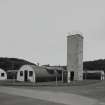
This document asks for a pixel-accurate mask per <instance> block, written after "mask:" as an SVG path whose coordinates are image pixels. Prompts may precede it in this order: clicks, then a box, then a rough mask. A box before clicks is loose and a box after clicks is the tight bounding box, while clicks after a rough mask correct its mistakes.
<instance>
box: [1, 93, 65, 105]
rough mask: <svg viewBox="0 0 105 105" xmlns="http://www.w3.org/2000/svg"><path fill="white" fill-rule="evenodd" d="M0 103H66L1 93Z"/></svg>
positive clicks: (57, 104)
mask: <svg viewBox="0 0 105 105" xmlns="http://www.w3.org/2000/svg"><path fill="white" fill-rule="evenodd" d="M0 105H64V104H59V103H54V102H49V101H43V100H39V99H33V98H29V97H23V96H16V95H10V94H5V93H0Z"/></svg>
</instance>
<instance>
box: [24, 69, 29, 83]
mask: <svg viewBox="0 0 105 105" xmlns="http://www.w3.org/2000/svg"><path fill="white" fill-rule="evenodd" d="M24 81H25V82H27V81H28V71H27V70H25V71H24Z"/></svg>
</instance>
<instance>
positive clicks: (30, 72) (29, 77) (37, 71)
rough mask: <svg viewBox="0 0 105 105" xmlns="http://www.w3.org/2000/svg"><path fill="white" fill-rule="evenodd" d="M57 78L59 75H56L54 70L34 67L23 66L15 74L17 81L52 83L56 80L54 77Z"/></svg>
mask: <svg viewBox="0 0 105 105" xmlns="http://www.w3.org/2000/svg"><path fill="white" fill-rule="evenodd" d="M59 76H61V74H59V73H57V72H56V71H55V70H54V69H49V68H46V67H43V66H36V65H23V66H22V67H21V68H20V69H19V70H18V72H17V81H25V82H28V81H29V82H37V81H38V82H39V81H52V80H56V77H59Z"/></svg>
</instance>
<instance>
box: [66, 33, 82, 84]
mask: <svg viewBox="0 0 105 105" xmlns="http://www.w3.org/2000/svg"><path fill="white" fill-rule="evenodd" d="M82 79H83V36H82V35H81V34H77V33H76V34H69V35H68V36H67V82H68V83H69V82H70V81H73V80H82Z"/></svg>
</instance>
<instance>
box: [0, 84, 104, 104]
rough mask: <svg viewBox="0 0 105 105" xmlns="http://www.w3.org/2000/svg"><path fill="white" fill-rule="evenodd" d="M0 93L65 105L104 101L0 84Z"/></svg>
mask: <svg viewBox="0 0 105 105" xmlns="http://www.w3.org/2000/svg"><path fill="white" fill-rule="evenodd" d="M0 93H6V94H10V95H16V96H24V97H27V98H32V99H40V100H44V101H49V102H54V103H59V104H65V105H105V103H103V102H100V101H98V100H96V99H92V98H88V97H84V96H80V95H76V94H71V93H64V92H51V91H43V90H37V89H35V90H32V89H23V88H13V87H3V86H0Z"/></svg>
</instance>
